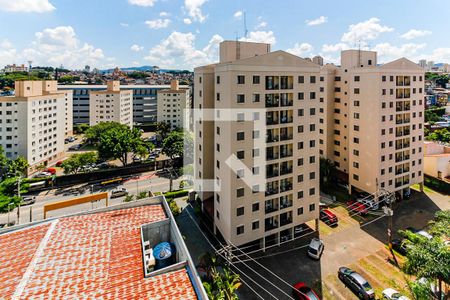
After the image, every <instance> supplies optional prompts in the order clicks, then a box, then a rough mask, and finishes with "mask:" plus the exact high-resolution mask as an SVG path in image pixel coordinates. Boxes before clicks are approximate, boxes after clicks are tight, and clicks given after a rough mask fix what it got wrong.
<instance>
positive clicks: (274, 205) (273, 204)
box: [264, 199, 278, 214]
mask: <svg viewBox="0 0 450 300" xmlns="http://www.w3.org/2000/svg"><path fill="white" fill-rule="evenodd" d="M277 210H278V199H272V200H268V201H266V203H265V210H264V211H265V213H266V214H270V213H272V212H274V211H277Z"/></svg>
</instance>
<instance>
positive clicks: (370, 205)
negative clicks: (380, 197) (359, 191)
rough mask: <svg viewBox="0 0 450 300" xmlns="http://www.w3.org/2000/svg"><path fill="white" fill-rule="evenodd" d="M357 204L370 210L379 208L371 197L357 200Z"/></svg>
mask: <svg viewBox="0 0 450 300" xmlns="http://www.w3.org/2000/svg"><path fill="white" fill-rule="evenodd" d="M356 201H357V202H359V203H362V204H364V206H365V207H367V208H368V209H370V210H377V209H379V208H380V205H379V204H378V201H377V200H375V198H373V197H372V196H368V197H364V198H358V199H357V200H356Z"/></svg>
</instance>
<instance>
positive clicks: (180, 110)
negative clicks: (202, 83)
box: [157, 80, 191, 129]
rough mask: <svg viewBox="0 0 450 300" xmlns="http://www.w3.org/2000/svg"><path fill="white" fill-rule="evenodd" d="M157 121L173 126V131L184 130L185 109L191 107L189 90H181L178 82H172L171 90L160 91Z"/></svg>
mask: <svg viewBox="0 0 450 300" xmlns="http://www.w3.org/2000/svg"><path fill="white" fill-rule="evenodd" d="M157 99H158V105H157V111H158V115H157V120H158V122H165V123H168V124H170V125H171V127H172V129H175V128H182V127H183V126H184V122H185V117H186V114H185V109H189V108H190V107H191V104H190V93H189V88H180V86H179V85H178V80H172V81H171V83H170V88H169V89H164V90H158V97H157Z"/></svg>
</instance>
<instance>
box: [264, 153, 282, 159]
mask: <svg viewBox="0 0 450 300" xmlns="http://www.w3.org/2000/svg"><path fill="white" fill-rule="evenodd" d="M279 157H280V156H279V155H278V153H267V154H266V160H274V159H278V158H279Z"/></svg>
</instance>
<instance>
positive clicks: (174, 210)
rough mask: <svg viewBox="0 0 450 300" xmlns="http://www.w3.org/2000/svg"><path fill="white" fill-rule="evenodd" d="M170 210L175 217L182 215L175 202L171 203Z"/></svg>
mask: <svg viewBox="0 0 450 300" xmlns="http://www.w3.org/2000/svg"><path fill="white" fill-rule="evenodd" d="M169 208H170V211H171V212H172V215H173V216H174V217H176V216H178V215H179V214H181V209H180V208H179V207H178V205H177V203H176V202H175V201H174V200H171V201H169Z"/></svg>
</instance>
